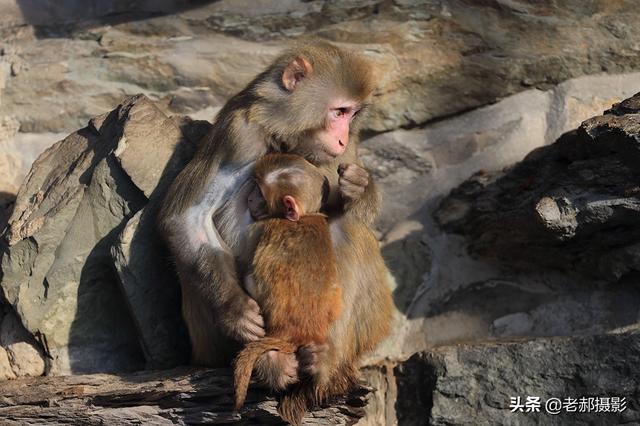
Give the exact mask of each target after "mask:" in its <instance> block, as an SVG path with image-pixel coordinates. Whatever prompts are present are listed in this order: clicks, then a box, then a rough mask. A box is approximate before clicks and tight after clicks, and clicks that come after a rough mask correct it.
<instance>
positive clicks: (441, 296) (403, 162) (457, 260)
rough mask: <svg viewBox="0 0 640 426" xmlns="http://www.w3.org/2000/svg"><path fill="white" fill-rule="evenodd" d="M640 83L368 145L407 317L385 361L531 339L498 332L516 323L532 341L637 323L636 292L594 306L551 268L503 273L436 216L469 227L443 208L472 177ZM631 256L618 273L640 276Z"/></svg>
mask: <svg viewBox="0 0 640 426" xmlns="http://www.w3.org/2000/svg"><path fill="white" fill-rule="evenodd" d="M638 84H640V74H632V75H628V76H626V77H624V78H620V77H617V76H587V77H581V78H579V79H574V80H570V81H567V82H565V83H563V84H561V85H559V86H558V87H556V88H554V89H553V90H550V91H545V92H541V91H539V90H532V91H526V92H523V93H520V94H518V95H515V96H512V97H509V98H506V99H504V100H502V101H500V102H498V103H496V104H494V105H491V106H487V107H484V108H480V109H477V110H474V111H470V112H468V113H466V114H463V115H460V116H457V117H452V118H450V119H446V120H442V121H439V122H437V123H432V124H429V125H427V126H424V127H423V128H421V129H412V130H396V131H393V132H388V133H384V134H380V135H377V136H375V137H372V138H370V139H367V140H365V141H364V142H363V144H362V145H361V155H362V159H363V161H364V163H365V165H366V166H367V167H369V168H370V169H371V170H372V172H373V174H374V177H375V179H376V183H377V185H378V188H379V189H381V191H382V192H383V200H384V202H383V208H382V212H381V216H380V219H379V220H378V222H377V223H376V226H377V228H378V231H379V232H380V234H382V235H383V239H382V250H383V254H384V256H385V259H386V260H387V263H388V265H389V266H390V268H391V270H392V272H393V274H394V277H395V281H396V287H395V289H394V299H395V301H396V307H397V308H398V309H399V311H400V312H401V313H402V314H403V318H402V320H401V321H398V322H397V327H396V328H395V329H394V331H393V333H392V335H391V337H390V339H389V342H387V344H386V346H385V347H384V350H385V351H388V352H384V354H386V355H388V356H394V357H395V356H398V357H403V356H408V355H409V354H411V353H412V351H415V350H422V349H424V348H426V347H430V346H432V345H441V344H447V343H452V342H458V341H469V340H473V341H478V340H481V339H486V338H492V337H501V336H506V335H510V334H513V333H516V332H517V331H518V330H521V331H524V328H519V327H516V325H515V324H514V325H513V326H509V325H506V324H505V325H504V327H498V328H496V327H493V323H494V321H496V320H498V319H499V318H501V317H505V316H507V318H510V317H509V315H511V314H515V313H518V312H523V313H525V314H527V315H530V316H531V318H532V321H533V326H532V328H531V330H530V331H529V332H526V333H524V334H519V333H516V334H515V335H519V336H554V335H572V334H573V333H580V334H584V333H587V334H589V333H602V332H604V331H606V330H610V329H612V328H616V327H620V326H624V325H627V324H630V323H631V322H633V321H634V319H633V318H631V317H633V312H635V311H636V310H637V309H638V308H640V305H639V303H640V295H639V294H638V292H637V291H635V290H634V289H633V287H632V286H625V287H624V288H619V289H607V290H604V291H602V292H599V293H597V295H596V293H593V289H589V288H585V286H587V287H588V286H589V285H590V284H586V282H585V277H576V276H573V275H572V274H571V273H570V272H569V271H567V272H563V271H554V270H549V269H547V268H546V266H545V265H536V266H531V267H529V268H527V269H526V270H523V269H521V268H520V269H516V270H514V266H515V265H514V264H513V263H512V262H511V261H510V260H508V259H511V258H507V259H505V261H502V262H497V261H496V259H493V258H486V257H481V256H478V255H477V254H475V253H471V254H470V253H469V252H468V250H467V249H468V241H467V239H466V238H465V237H463V236H460V235H456V234H452V233H448V232H443V229H442V228H441V227H440V226H439V224H438V222H437V221H436V220H434V216H433V215H434V212H435V213H436V217H437V218H438V219H440V220H441V221H446V222H455V221H456V220H458V219H459V218H462V217H464V218H465V220H466V218H470V217H473V215H474V214H477V213H472V212H470V211H469V209H470V208H471V204H470V203H469V202H467V201H466V199H463V200H458V198H456V197H447V201H446V202H442V203H441V200H442V198H443V197H445V196H446V195H447V194H448V193H449V192H450V191H452V190H453V189H454V188H456V187H457V186H458V185H461V184H462V183H463V182H465V180H467V179H468V178H469V177H470V176H472V175H474V174H476V173H478V176H480V177H482V176H485V177H486V176H488V175H490V172H486V171H492V170H501V169H503V168H505V167H510V166H512V165H513V164H515V163H517V162H518V161H520V160H522V159H523V158H524V157H525V156H526V155H527V154H528V153H529V152H530V151H532V150H534V149H536V148H539V147H543V146H545V145H546V144H548V143H551V142H553V140H551V139H550V138H552V137H554V135H558V134H561V133H564V132H567V131H569V130H571V129H570V128H568V127H566V126H569V125H571V124H572V123H575V122H580V121H584V120H586V119H588V118H589V117H588V116H586V115H582V114H590V111H591V108H592V107H591V106H590V105H592V104H593V105H601V102H602V101H603V100H604V99H608V98H609V97H611V98H617V100H622V99H623V97H622V96H631V95H633V92H631V91H630V90H631V89H632V88H633V87H637V86H638ZM568 105H573V106H574V107H572V108H570V107H568ZM482 171H485V172H484V174H483V173H482ZM471 188H474V186H473V185H471ZM494 226H495V230H496V232H500V229H502V228H501V226H502V225H501V224H500V221H495V222H494ZM470 228H472V227H470ZM473 229H475V230H476V232H480V231H482V228H473ZM511 231H512V230H511V229H510V228H506V229H505V230H504V232H511ZM502 235H503V238H511V237H509V236H508V235H507V234H502ZM510 241H511V243H512V246H511V248H510V249H509V251H510V252H511V253H513V254H514V255H517V254H518V253H524V251H525V250H523V248H522V247H520V246H519V245H518V244H520V241H521V240H519V239H517V238H515V239H513V240H510ZM629 250H630V249H629ZM629 250H627V252H626V253H627V254H625V255H624V256H621V257H618V258H617V259H618V263H617V265H619V266H618V267H619V268H629V267H630V265H633V262H631V261H629V260H628V259H633V258H634V257H633V254H632V253H631V252H630V251H629ZM541 255H544V253H541ZM547 256H548V254H547ZM613 257H614V256H613V254H612V258H613ZM612 265H613V264H612ZM623 265H624V266H623ZM621 306H624V308H621ZM625 313H628V314H629V315H626V314H625ZM379 355H380V358H384V356H383V353H380V354H379Z"/></svg>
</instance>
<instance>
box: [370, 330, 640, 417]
mask: <svg viewBox="0 0 640 426" xmlns="http://www.w3.org/2000/svg"><path fill="white" fill-rule="evenodd" d="M394 373H395V374H394V375H395V386H397V391H396V392H397V394H396V395H397V396H396V398H397V399H396V403H395V411H396V413H397V419H398V423H399V424H402V425H424V424H427V423H428V424H433V425H494V424H508V425H536V424H544V425H566V424H577V425H590V424H607V425H616V424H635V423H638V422H640V409H639V408H638V405H637V401H638V398H639V397H640V391H639V390H638V386H637V378H638V377H640V333H639V332H638V329H637V328H634V329H632V330H628V331H626V332H621V333H620V334H607V335H597V336H590V337H579V338H556V339H538V340H531V341H526V342H524V341H521V342H510V343H485V344H478V345H458V346H449V347H443V348H438V349H435V350H433V351H431V352H428V353H423V354H417V355H415V356H413V357H412V358H411V359H409V360H408V361H406V362H404V363H401V364H400V365H399V366H398V367H397V368H396V369H395V372H394ZM527 396H531V397H539V398H540V401H541V407H540V412H530V413H527V412H515V413H514V412H511V398H512V397H514V398H517V397H520V399H521V403H523V404H524V403H525V402H526V400H527ZM582 397H584V398H589V397H591V398H600V397H605V398H612V397H616V398H625V401H626V403H625V404H624V405H625V407H626V409H625V410H624V411H622V412H611V411H609V412H594V411H591V412H580V411H579V410H580V408H579V403H580V402H579V401H580V398H582ZM551 398H559V399H560V400H561V401H563V402H566V398H572V399H574V400H576V401H575V405H574V407H575V408H576V412H566V410H565V409H561V410H560V414H558V415H553V414H549V413H547V412H546V411H545V403H546V401H547V400H549V399H551ZM587 402H588V400H587ZM599 402H600V401H599ZM608 402H609V409H611V399H609V400H608ZM593 403H595V400H594V401H593ZM585 407H586V406H585ZM379 424H380V423H379Z"/></svg>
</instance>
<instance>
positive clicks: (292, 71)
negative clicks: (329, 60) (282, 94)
mask: <svg viewBox="0 0 640 426" xmlns="http://www.w3.org/2000/svg"><path fill="white" fill-rule="evenodd" d="M312 71H313V66H311V63H310V62H309V61H307V60H306V59H305V58H303V57H300V56H298V57H297V58H295V59H294V60H293V61H291V62H289V65H287V66H286V68H285V69H284V72H283V73H282V84H283V85H284V87H285V89H287V90H288V91H289V92H293V91H294V90H295V88H296V86H297V85H298V83H300V82H301V81H302V80H303V79H304V78H306V77H308V76H309V74H311V72H312Z"/></svg>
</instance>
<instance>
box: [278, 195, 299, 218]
mask: <svg viewBox="0 0 640 426" xmlns="http://www.w3.org/2000/svg"><path fill="white" fill-rule="evenodd" d="M282 203H283V204H284V216H285V217H286V218H287V219H289V220H291V221H293V222H297V221H298V220H300V209H299V208H298V203H296V200H295V198H293V197H292V196H291V195H285V196H284V197H282Z"/></svg>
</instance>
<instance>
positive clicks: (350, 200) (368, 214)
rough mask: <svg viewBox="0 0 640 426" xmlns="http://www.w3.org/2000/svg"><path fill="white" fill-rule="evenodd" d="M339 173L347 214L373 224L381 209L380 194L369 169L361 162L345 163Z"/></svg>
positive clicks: (339, 182) (345, 212) (339, 184)
mask: <svg viewBox="0 0 640 426" xmlns="http://www.w3.org/2000/svg"><path fill="white" fill-rule="evenodd" d="M338 175H339V178H338V186H339V188H340V196H341V197H342V202H343V210H344V214H345V216H349V217H351V218H356V219H359V220H360V221H362V222H363V223H365V224H366V225H370V224H372V223H373V221H374V220H375V219H376V217H377V216H378V212H379V210H380V194H379V192H378V190H377V188H376V185H375V183H374V181H373V179H372V178H371V174H370V173H369V171H367V170H366V169H365V168H364V167H362V166H361V165H359V164H353V163H349V164H346V163H343V164H340V166H339V167H338Z"/></svg>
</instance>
